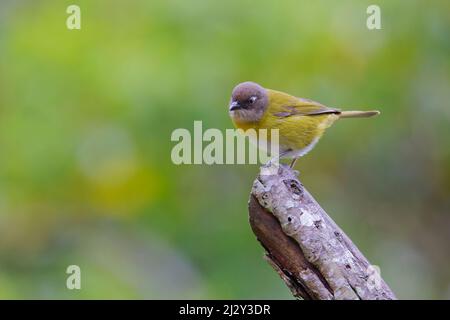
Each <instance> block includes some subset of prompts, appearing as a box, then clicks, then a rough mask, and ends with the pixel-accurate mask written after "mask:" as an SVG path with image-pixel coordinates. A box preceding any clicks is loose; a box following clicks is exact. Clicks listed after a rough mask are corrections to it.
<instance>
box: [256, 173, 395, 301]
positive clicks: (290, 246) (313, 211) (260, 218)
mask: <svg viewBox="0 0 450 320" xmlns="http://www.w3.org/2000/svg"><path fill="white" fill-rule="evenodd" d="M249 215H250V225H251V227H252V230H253V232H254V234H255V235H256V237H257V238H258V240H259V242H260V243H261V244H262V246H263V247H264V248H265V250H266V259H267V260H268V262H269V263H270V264H271V265H272V267H273V268H274V269H275V271H277V273H278V274H279V275H280V277H281V278H282V279H283V281H284V282H285V283H286V285H287V286H288V287H289V289H290V290H291V292H292V294H293V295H294V296H295V297H297V298H304V299H312V300H329V299H336V300H344V299H355V300H359V299H360V300H380V299H381V300H384V299H389V300H391V299H396V297H395V295H394V293H393V292H392V291H391V289H390V288H389V287H388V285H387V284H386V283H385V282H384V281H383V279H382V278H381V277H380V275H379V272H378V269H377V267H374V266H371V265H370V263H369V262H368V261H367V259H366V258H365V257H364V256H363V255H362V253H361V252H360V251H359V250H358V248H357V247H356V246H355V245H354V244H353V242H352V241H351V240H350V239H349V238H348V237H347V235H346V234H345V233H344V232H343V231H342V230H341V229H340V228H339V227H338V226H337V225H336V223H335V222H334V221H333V220H332V219H331V218H330V217H329V216H328V215H327V213H326V212H325V211H324V210H323V209H322V208H321V207H320V206H319V204H318V203H317V202H316V201H315V200H314V198H313V197H312V196H311V195H310V194H309V192H308V191H307V190H306V189H305V188H304V187H303V185H302V184H301V183H300V181H299V180H298V178H297V176H296V174H295V172H294V171H293V170H291V169H290V168H289V167H288V166H284V165H280V166H276V165H272V166H264V167H261V172H260V174H259V175H258V177H257V179H256V180H255V182H254V183H253V188H252V192H251V195H250V201H249Z"/></svg>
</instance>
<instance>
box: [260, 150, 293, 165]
mask: <svg viewBox="0 0 450 320" xmlns="http://www.w3.org/2000/svg"><path fill="white" fill-rule="evenodd" d="M291 151H292V150H291V149H288V150H285V151H282V152H281V153H280V154H278V155H277V156H275V157H273V158H272V159H270V160H269V162H267V164H266V165H267V166H271V165H272V164H273V163H274V162H276V161H278V160H280V159H281V158H283V157H284V156H285V155H287V154H288V153H289V152H291Z"/></svg>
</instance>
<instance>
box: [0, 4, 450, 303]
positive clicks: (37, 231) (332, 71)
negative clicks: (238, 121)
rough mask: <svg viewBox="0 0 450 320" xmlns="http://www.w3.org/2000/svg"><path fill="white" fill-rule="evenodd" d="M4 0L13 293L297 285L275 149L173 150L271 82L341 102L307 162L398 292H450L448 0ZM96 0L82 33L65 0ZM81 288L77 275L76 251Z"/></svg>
mask: <svg viewBox="0 0 450 320" xmlns="http://www.w3.org/2000/svg"><path fill="white" fill-rule="evenodd" d="M372 3H373V1H365V0H364V1H360V0H351V1H350V0H346V1H339V2H338V1H331V0H329V1H324V0H317V1H272V0H270V1H269V0H264V1H249V0H229V1H185V0H169V1H162V0H161V1H156V0H152V1H146V0H131V1H119V0H116V1H111V0H108V1H106V0H96V1H91V0H77V1H75V0H73V1H60V0H54V1H51V0H48V1H44V0H42V1H39V0H34V1H31V0H30V1H23V0H22V1H20V0H2V1H1V2H0V152H1V156H0V298H63V299H76V298H105V299H106V298H139V299H141V298H192V299H196V298H207V299H210V298H223V299H228V298H236V299H241V298H273V299H279V298H289V299H291V298H292V297H291V295H290V293H289V291H288V289H287V288H286V287H285V285H284V283H283V282H282V281H281V280H280V279H279V278H278V275H277V274H276V273H275V272H274V271H273V270H272V269H271V267H270V266H269V265H268V264H267V263H266V262H265V261H264V260H263V259H262V254H263V250H262V248H261V247H260V245H259V244H258V243H257V241H256V240H255V237H254V235H253V234H252V232H251V230H250V227H249V225H248V221H247V219H248V218H247V200H248V195H249V192H250V187H251V185H252V182H253V180H254V178H255V176H256V174H257V172H258V166H257V165H246V166H245V165H213V166H207V165H180V166H176V165H174V164H172V162H171V158H170V153H171V149H172V147H173V146H174V145H175V143H174V142H171V141H170V136H171V133H172V131H173V130H174V129H176V128H187V129H189V130H192V128H193V121H194V120H203V127H204V128H205V129H206V128H219V129H221V130H225V129H226V128H232V125H231V121H230V119H229V117H228V113H227V104H228V99H229V95H230V92H231V89H232V88H233V87H234V85H236V84H237V83H239V82H241V81H245V80H253V81H256V82H259V83H261V84H262V85H264V86H266V87H269V88H275V89H278V90H282V91H286V92H289V93H292V94H294V95H298V96H302V97H308V98H312V99H314V100H317V101H320V102H322V103H324V104H328V105H331V106H338V107H344V108H345V107H346V106H348V107H352V106H353V107H354V106H358V107H360V106H362V107H364V108H377V109H379V110H381V112H382V115H381V116H380V117H378V118H376V119H371V120H352V121H350V120H347V121H342V122H339V123H338V124H336V125H335V126H334V127H333V128H331V129H330V130H329V131H328V134H327V135H326V136H325V137H324V138H323V139H322V140H321V143H320V144H318V146H317V147H316V148H315V150H314V151H313V152H311V153H310V154H309V155H308V156H307V157H305V158H303V159H301V160H300V161H299V163H298V165H297V168H298V169H299V170H300V172H301V179H302V181H303V183H304V184H305V185H306V186H307V187H308V189H309V191H310V192H311V193H312V194H313V195H314V196H315V197H316V199H317V200H318V201H319V202H320V203H321V205H322V206H323V207H324V208H325V210H327V212H328V213H329V214H330V215H331V216H332V217H333V218H334V219H335V220H336V221H337V222H338V223H339V224H340V225H341V227H342V228H343V229H344V230H345V231H346V232H347V233H348V235H349V236H350V237H351V238H352V239H353V240H354V242H355V243H356V244H357V245H358V246H359V247H360V249H361V250H362V252H364V254H365V255H366V256H367V257H368V258H369V260H370V261H371V262H372V263H373V264H376V265H378V266H380V268H381V275H382V276H383V277H384V279H385V280H386V281H387V283H389V284H390V286H391V287H392V289H393V290H394V291H395V292H396V294H397V295H398V297H400V298H424V299H432V298H447V299H449V298H450V266H449V265H450V249H449V244H450V103H449V101H450V37H449V34H450V2H448V1H445V0H442V1H406V0H404V1H376V3H377V4H378V5H380V7H381V14H382V30H374V31H370V30H368V29H367V28H366V18H367V14H366V9H367V6H368V5H370V4H372ZM70 4H77V5H79V6H80V7H81V25H82V29H81V30H73V31H70V30H68V29H67V28H66V19H67V17H68V14H66V8H67V6H68V5H70ZM71 264H76V265H79V266H80V267H81V272H82V289H81V290H72V291H70V290H68V289H67V288H66V278H67V274H66V273H65V271H66V268H67V266H68V265H71Z"/></svg>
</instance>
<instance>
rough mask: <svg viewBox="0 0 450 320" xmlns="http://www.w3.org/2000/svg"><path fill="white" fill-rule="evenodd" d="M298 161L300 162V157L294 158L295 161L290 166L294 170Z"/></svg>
mask: <svg viewBox="0 0 450 320" xmlns="http://www.w3.org/2000/svg"><path fill="white" fill-rule="evenodd" d="M297 160H298V157H297V158H294V159H292V162H291V165H290V166H289V167H290V168H291V169H292V168H294V166H295V163H296V162H297Z"/></svg>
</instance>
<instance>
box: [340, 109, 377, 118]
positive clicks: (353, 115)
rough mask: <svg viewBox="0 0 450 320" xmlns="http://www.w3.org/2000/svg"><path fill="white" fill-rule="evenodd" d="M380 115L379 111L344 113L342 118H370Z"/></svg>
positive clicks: (341, 114)
mask: <svg viewBox="0 0 450 320" xmlns="http://www.w3.org/2000/svg"><path fill="white" fill-rule="evenodd" d="M379 114H380V111H378V110H371V111H342V112H341V113H340V115H339V117H340V118H369V117H373V116H377V115H379Z"/></svg>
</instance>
